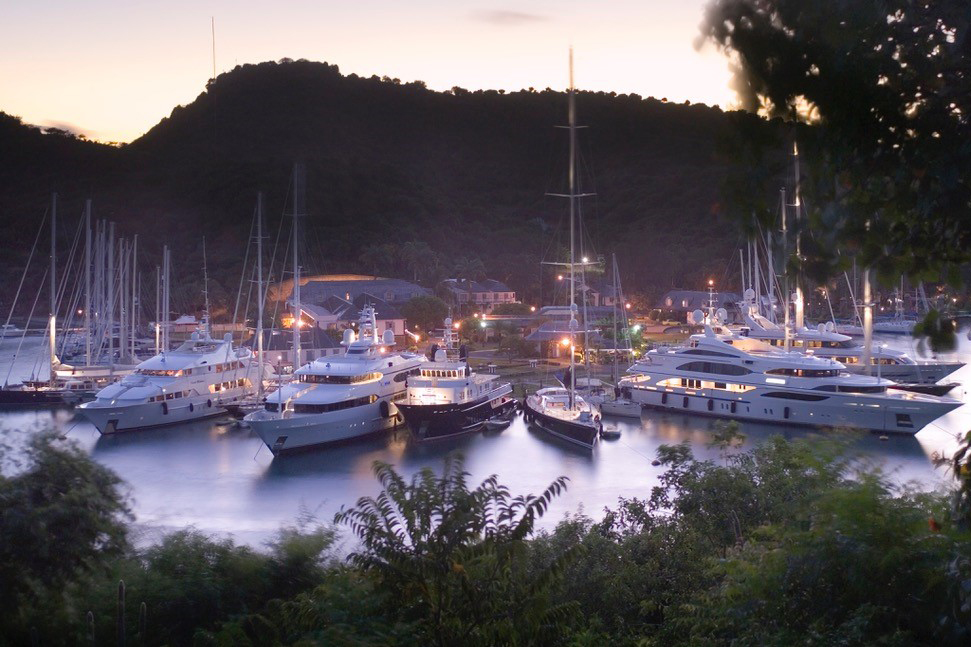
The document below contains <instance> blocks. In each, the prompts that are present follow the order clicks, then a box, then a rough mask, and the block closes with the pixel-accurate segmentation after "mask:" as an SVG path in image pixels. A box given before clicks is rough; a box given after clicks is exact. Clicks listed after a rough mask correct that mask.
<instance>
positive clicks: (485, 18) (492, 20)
mask: <svg viewBox="0 0 971 647" xmlns="http://www.w3.org/2000/svg"><path fill="white" fill-rule="evenodd" d="M473 18H475V19H476V20H479V21H482V22H487V23H489V24H492V25H497V26H500V27H508V26H515V25H522V24H524V23H529V22H545V21H546V20H549V18H547V17H546V16H541V15H539V14H534V13H523V12H521V11H503V10H501V9H497V10H495V11H476V12H475V13H474V14H473Z"/></svg>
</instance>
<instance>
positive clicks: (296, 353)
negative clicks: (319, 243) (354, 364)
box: [293, 162, 304, 372]
mask: <svg viewBox="0 0 971 647" xmlns="http://www.w3.org/2000/svg"><path fill="white" fill-rule="evenodd" d="M303 211H304V167H303V164H301V163H299V162H298V163H296V164H294V165H293V370H294V372H296V370H297V369H298V368H300V311H301V309H302V308H301V303H300V262H299V258H298V254H297V250H298V248H299V246H300V245H299V242H300V237H299V229H300V225H299V223H300V217H301V216H302V215H304V213H303Z"/></svg>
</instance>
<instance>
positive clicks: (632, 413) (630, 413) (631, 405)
mask: <svg viewBox="0 0 971 647" xmlns="http://www.w3.org/2000/svg"><path fill="white" fill-rule="evenodd" d="M642 410H643V408H642V407H641V404H640V403H639V402H633V401H631V400H624V399H620V400H604V401H603V402H601V403H600V412H601V413H602V414H603V415H605V416H622V417H625V418H640V417H641V411H642Z"/></svg>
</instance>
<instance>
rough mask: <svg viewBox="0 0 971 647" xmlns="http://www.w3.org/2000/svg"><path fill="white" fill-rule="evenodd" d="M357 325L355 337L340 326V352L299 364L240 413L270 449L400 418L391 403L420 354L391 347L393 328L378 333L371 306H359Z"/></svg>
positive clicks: (341, 436)
mask: <svg viewBox="0 0 971 647" xmlns="http://www.w3.org/2000/svg"><path fill="white" fill-rule="evenodd" d="M358 328H359V330H360V334H359V336H358V337H357V338H356V339H355V336H354V333H353V331H351V330H346V331H345V332H344V341H343V342H342V343H343V345H344V346H345V349H344V354H343V355H339V356H330V357H322V358H319V359H316V360H314V361H313V362H310V363H309V364H306V365H304V366H302V367H301V368H299V369H298V370H297V371H296V374H295V377H294V380H293V381H292V382H291V383H290V384H287V385H286V386H283V387H281V388H280V389H278V390H277V391H275V392H273V393H271V394H270V395H269V396H267V398H266V400H265V401H264V408H263V409H261V410H258V411H254V412H253V413H250V414H248V415H247V416H246V417H245V418H244V420H245V421H246V422H247V423H249V425H250V427H251V428H252V429H253V431H255V432H256V434H257V435H258V436H259V437H260V438H261V439H262V440H263V442H264V443H266V446H267V447H269V448H270V451H272V452H273V453H274V454H280V453H285V452H289V451H293V450H297V449H304V448H308V447H313V446H316V445H325V444H328V443H335V442H340V441H346V440H350V439H353V438H358V437H360V436H366V435H369V434H373V433H377V432H381V431H384V430H387V429H390V428H392V427H394V426H396V425H397V424H398V423H399V422H400V421H401V414H400V413H399V412H398V409H397V407H396V406H395V403H396V402H398V401H399V400H402V399H404V398H405V395H406V393H405V385H406V380H407V379H408V376H409V375H413V374H415V373H417V372H418V369H419V367H420V365H421V363H422V362H424V361H425V358H424V357H423V356H422V355H416V354H413V353H402V352H395V351H394V350H393V347H394V333H392V332H391V331H390V330H387V331H385V334H384V336H383V337H382V336H380V335H379V334H378V332H377V315H376V313H375V311H374V308H373V307H371V306H367V307H365V308H364V310H362V311H361V319H360V322H359V326H358Z"/></svg>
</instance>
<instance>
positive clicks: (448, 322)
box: [445, 317, 452, 328]
mask: <svg viewBox="0 0 971 647" xmlns="http://www.w3.org/2000/svg"><path fill="white" fill-rule="evenodd" d="M445 327H446V328H451V327H452V318H451V317H446V318H445Z"/></svg>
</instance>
